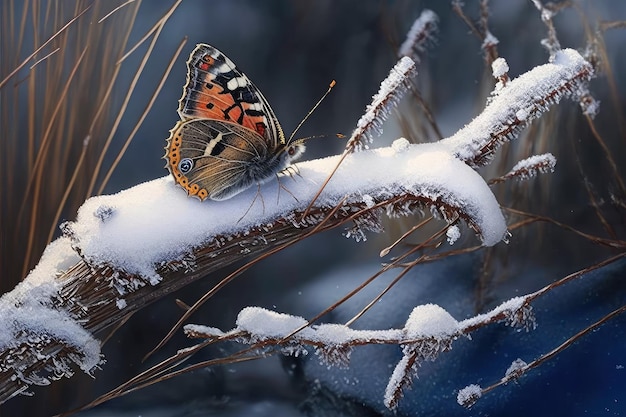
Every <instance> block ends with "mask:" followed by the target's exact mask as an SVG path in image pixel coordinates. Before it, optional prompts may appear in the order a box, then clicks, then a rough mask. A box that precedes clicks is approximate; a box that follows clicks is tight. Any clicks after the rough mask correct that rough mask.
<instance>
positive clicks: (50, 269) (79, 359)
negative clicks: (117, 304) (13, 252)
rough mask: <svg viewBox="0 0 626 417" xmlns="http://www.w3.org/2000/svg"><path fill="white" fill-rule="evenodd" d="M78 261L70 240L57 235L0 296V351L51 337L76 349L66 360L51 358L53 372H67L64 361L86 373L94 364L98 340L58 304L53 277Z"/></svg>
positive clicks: (64, 373)
mask: <svg viewBox="0 0 626 417" xmlns="http://www.w3.org/2000/svg"><path fill="white" fill-rule="evenodd" d="M79 260H80V258H79V256H78V255H77V254H76V252H75V251H74V250H73V249H72V246H71V241H70V239H69V238H67V237H61V238H59V239H57V240H55V241H54V242H52V243H50V244H49V245H48V247H47V248H46V249H45V251H44V253H43V255H42V258H41V260H40V262H39V264H38V265H37V266H36V267H35V269H33V270H32V271H31V272H30V273H29V274H28V276H27V277H26V279H24V281H22V282H21V283H20V284H18V285H17V286H16V287H15V288H14V289H13V290H12V291H10V292H8V293H6V294H4V295H2V297H0V315H1V316H2V320H0V351H5V352H8V349H10V348H11V347H15V346H20V345H22V346H31V347H36V346H40V345H41V344H47V343H49V342H48V341H49V340H52V341H55V342H56V343H59V344H60V345H65V346H68V347H70V348H71V349H72V350H74V351H75V352H77V354H76V355H72V356H71V357H70V358H66V360H63V359H62V358H57V359H56V360H55V362H54V363H55V366H56V367H57V371H58V372H56V371H55V372H56V373H57V374H58V375H59V376H61V375H67V373H68V372H70V368H69V362H68V361H71V362H74V363H76V364H77V365H78V367H79V368H80V369H81V370H83V371H84V372H86V373H90V372H91V371H92V370H93V369H94V368H96V367H97V366H98V364H99V363H100V361H101V357H100V343H99V342H98V341H97V340H96V339H95V338H94V337H93V336H92V335H91V334H90V333H89V332H87V331H86V330H85V329H84V328H83V327H82V326H81V325H80V324H79V323H78V322H77V321H76V320H74V319H73V318H72V317H71V316H70V314H69V313H67V312H66V311H64V310H62V309H59V307H58V299H57V297H58V291H59V289H60V284H59V283H58V282H57V281H55V278H56V276H57V274H58V273H59V272H60V271H65V270H67V269H68V268H69V267H70V266H72V265H74V264H75V263H76V262H78V261H79ZM16 354H17V353H16ZM9 358H10V359H12V360H17V358H15V357H10V356H9V357H8V358H7V360H9ZM6 363H7V364H8V363H9V362H6ZM16 363H21V362H19V361H18V362H16ZM7 366H8V365H7ZM6 369H8V367H7V368H6ZM53 374H54V373H53ZM20 375H22V376H23V377H26V378H28V377H29V376H25V375H24V374H20Z"/></svg>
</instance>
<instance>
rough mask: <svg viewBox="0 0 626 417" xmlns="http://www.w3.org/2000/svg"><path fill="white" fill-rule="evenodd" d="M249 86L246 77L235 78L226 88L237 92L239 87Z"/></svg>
mask: <svg viewBox="0 0 626 417" xmlns="http://www.w3.org/2000/svg"><path fill="white" fill-rule="evenodd" d="M246 84H247V80H246V78H245V77H235V78H233V79H231V80H229V81H228V84H226V87H227V88H228V89H229V90H231V91H233V90H236V89H237V87H243V86H245V85H246Z"/></svg>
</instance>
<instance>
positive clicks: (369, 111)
mask: <svg viewBox="0 0 626 417" xmlns="http://www.w3.org/2000/svg"><path fill="white" fill-rule="evenodd" d="M415 72H416V65H415V62H414V61H413V60H412V59H411V58H409V57H407V56H404V57H402V58H400V60H399V61H398V62H397V63H396V65H394V66H393V68H391V71H389V75H388V76H387V78H385V79H384V80H383V81H382V82H381V83H380V88H379V89H378V93H376V94H375V95H374V96H373V97H372V102H371V104H368V105H367V107H366V108H365V113H364V114H363V116H361V118H360V119H359V120H358V122H357V124H356V129H354V131H353V132H352V135H351V137H350V139H349V140H348V146H353V145H356V146H355V147H354V150H357V151H360V150H363V149H367V144H368V143H370V142H371V141H372V138H373V137H374V136H378V135H380V134H381V133H382V124H383V122H384V121H385V119H387V116H389V112H390V111H391V110H392V109H393V108H394V107H395V106H396V104H398V101H399V100H400V98H401V97H402V95H403V94H404V92H405V91H406V89H407V82H408V80H409V79H410V78H411V77H412V76H413V75H415Z"/></svg>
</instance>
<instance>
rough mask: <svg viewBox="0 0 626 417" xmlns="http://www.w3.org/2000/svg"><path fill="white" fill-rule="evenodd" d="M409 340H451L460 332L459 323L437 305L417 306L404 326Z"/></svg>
mask: <svg viewBox="0 0 626 417" xmlns="http://www.w3.org/2000/svg"><path fill="white" fill-rule="evenodd" d="M404 330H405V331H406V337H407V338H408V339H422V338H428V337H435V338H449V337H451V336H454V335H456V334H457V333H458V331H459V323H458V322H457V321H456V320H455V319H454V317H452V316H451V315H450V313H448V312H447V311H446V310H444V309H443V308H441V307H439V306H438V305H436V304H425V305H421V306H417V307H415V308H414V309H413V311H412V312H411V314H410V315H409V318H408V320H407V321H406V324H405V325H404Z"/></svg>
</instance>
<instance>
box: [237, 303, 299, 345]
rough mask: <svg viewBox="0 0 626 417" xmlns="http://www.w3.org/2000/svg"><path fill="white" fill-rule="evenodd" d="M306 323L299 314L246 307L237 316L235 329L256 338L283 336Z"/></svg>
mask: <svg viewBox="0 0 626 417" xmlns="http://www.w3.org/2000/svg"><path fill="white" fill-rule="evenodd" d="M306 325H308V322H307V321H306V320H305V319H304V318H302V317H299V316H292V315H289V314H282V313H277V312H275V311H271V310H267V309H265V308H261V307H246V308H244V309H243V310H241V311H240V312H239V315H238V316H237V329H238V330H242V331H245V332H248V333H250V334H252V335H254V336H256V337H257V338H258V339H268V338H283V337H285V336H287V335H289V334H290V333H291V332H293V331H294V330H296V329H298V328H300V327H302V326H306Z"/></svg>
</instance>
